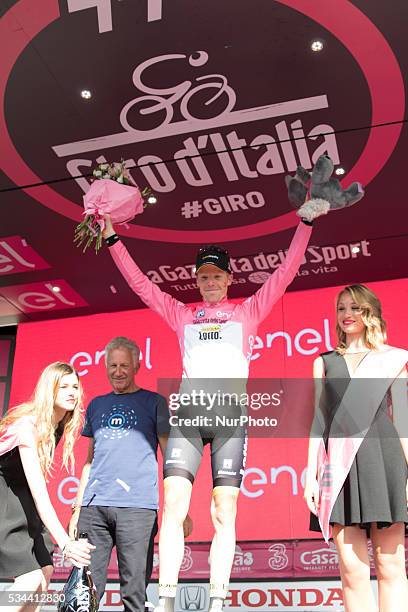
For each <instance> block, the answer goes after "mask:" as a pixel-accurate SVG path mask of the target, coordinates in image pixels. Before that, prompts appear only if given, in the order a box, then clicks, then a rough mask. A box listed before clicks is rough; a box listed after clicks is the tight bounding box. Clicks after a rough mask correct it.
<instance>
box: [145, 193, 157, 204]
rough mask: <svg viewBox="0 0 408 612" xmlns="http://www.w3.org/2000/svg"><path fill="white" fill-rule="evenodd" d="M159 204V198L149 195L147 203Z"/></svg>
mask: <svg viewBox="0 0 408 612" xmlns="http://www.w3.org/2000/svg"><path fill="white" fill-rule="evenodd" d="M156 202H157V198H156V196H155V195H153V194H152V195H149V197H148V198H147V203H148V204H156Z"/></svg>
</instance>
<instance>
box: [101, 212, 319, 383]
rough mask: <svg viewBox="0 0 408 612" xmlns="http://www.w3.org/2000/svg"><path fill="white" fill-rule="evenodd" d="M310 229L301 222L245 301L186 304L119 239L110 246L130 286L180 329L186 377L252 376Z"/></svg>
mask: <svg viewBox="0 0 408 612" xmlns="http://www.w3.org/2000/svg"><path fill="white" fill-rule="evenodd" d="M311 232H312V228H311V226H308V225H305V224H304V223H300V224H299V226H298V228H297V230H296V232H295V235H294V237H293V239H292V242H291V244H290V247H289V250H288V253H287V255H286V258H285V261H284V262H283V263H282V264H281V265H280V266H279V268H277V270H275V272H274V273H273V274H271V276H270V277H269V278H268V280H267V281H266V282H265V283H264V284H263V285H262V287H261V288H260V289H258V291H257V292H256V293H255V294H254V295H252V296H251V297H249V298H248V299H246V300H245V301H244V302H242V303H241V304H235V303H233V302H230V301H229V300H228V299H227V298H224V299H223V300H222V301H221V302H218V303H217V304H210V303H207V302H202V303H201V304H199V305H198V306H189V305H186V304H183V302H179V301H178V300H176V299H175V298H173V297H172V296H171V295H169V294H168V293H164V292H163V291H161V289H159V287H158V286H157V285H155V284H154V283H153V282H152V281H151V280H150V279H149V278H148V277H147V276H145V275H144V274H143V272H142V271H141V270H140V268H139V267H138V266H137V265H136V263H135V262H134V261H133V259H132V258H131V256H130V255H129V253H128V251H127V250H126V248H125V246H124V245H123V244H122V243H121V242H120V241H119V242H116V243H115V244H114V245H113V246H111V247H110V249H109V250H110V252H111V254H112V257H113V259H114V261H115V263H116V265H117V267H118V268H119V270H120V272H121V273H122V275H123V277H124V278H125V279H126V281H127V283H128V285H129V287H130V288H131V289H132V290H133V291H134V292H135V293H136V294H137V295H138V296H139V297H140V299H141V300H143V302H144V303H145V304H146V305H147V306H149V308H151V309H152V310H154V311H155V312H157V313H158V314H159V315H160V316H161V317H163V319H164V320H165V321H166V322H167V323H168V324H169V325H170V327H171V328H172V329H173V330H174V331H175V332H176V334H177V337H178V339H179V344H180V350H181V356H182V362H183V377H185V378H188V379H194V378H225V379H226V378H241V379H247V378H248V373H249V362H250V359H251V355H252V350H253V345H254V342H255V337H256V333H257V328H258V325H259V323H261V321H262V320H263V319H264V318H265V317H266V316H267V315H268V313H269V312H270V311H271V309H272V307H273V305H274V304H275V302H277V300H278V299H279V298H280V297H281V296H282V295H283V294H284V293H285V290H286V287H287V286H288V285H289V284H290V283H291V282H292V280H293V279H294V277H295V275H296V273H297V271H298V269H299V266H300V264H301V263H302V260H303V257H304V254H305V250H306V247H307V244H308V242H309V239H310V235H311Z"/></svg>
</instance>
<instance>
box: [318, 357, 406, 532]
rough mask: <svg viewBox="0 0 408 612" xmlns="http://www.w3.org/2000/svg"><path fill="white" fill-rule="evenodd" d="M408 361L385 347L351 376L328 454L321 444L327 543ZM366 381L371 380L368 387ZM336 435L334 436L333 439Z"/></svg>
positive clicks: (322, 522) (321, 514)
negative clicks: (337, 507)
mask: <svg viewBox="0 0 408 612" xmlns="http://www.w3.org/2000/svg"><path fill="white" fill-rule="evenodd" d="M407 362H408V351H405V350H403V349H398V348H393V347H390V348H386V349H384V350H382V351H378V352H375V351H373V352H371V353H369V354H368V355H367V356H366V357H364V359H363V360H362V361H361V362H360V364H359V366H358V367H357V369H356V371H355V372H354V374H353V375H351V376H350V378H351V380H350V383H349V385H348V387H347V389H346V391H345V393H344V396H343V398H342V400H341V404H340V406H339V408H338V410H337V411H336V415H335V417H334V419H333V422H332V424H331V426H330V437H329V440H328V448H327V452H326V449H325V444H324V441H323V440H321V441H320V446H319V452H318V464H317V465H318V467H317V476H318V482H319V490H320V500H319V502H320V503H319V511H318V518H319V524H320V528H321V530H322V534H323V537H324V539H325V540H326V542H327V541H328V539H329V537H330V516H331V513H332V510H333V506H334V504H335V502H336V499H337V497H338V495H339V493H340V490H341V488H342V486H343V484H344V481H345V480H346V478H347V475H348V473H349V471H350V468H351V465H352V463H353V461H354V458H355V456H356V454H357V451H358V449H359V448H360V445H361V443H362V441H363V440H364V437H365V435H366V434H367V432H368V430H369V429H370V426H371V423H372V422H373V419H374V417H375V415H376V412H377V410H378V407H379V405H380V404H381V402H382V400H383V398H384V396H385V394H386V392H387V390H388V389H389V388H390V386H391V385H392V383H393V381H394V380H395V378H396V377H397V376H398V375H399V373H400V372H401V370H402V369H403V367H404V366H405V364H406V363H407ZM367 379H370V382H369V384H368V381H367ZM332 435H333V437H332Z"/></svg>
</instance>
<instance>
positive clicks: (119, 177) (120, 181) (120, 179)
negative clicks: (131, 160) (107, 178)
mask: <svg viewBox="0 0 408 612" xmlns="http://www.w3.org/2000/svg"><path fill="white" fill-rule="evenodd" d="M116 182H117V183H123V176H122V174H120V175H119V176H118V178H117V179H116Z"/></svg>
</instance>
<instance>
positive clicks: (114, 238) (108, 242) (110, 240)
mask: <svg viewBox="0 0 408 612" xmlns="http://www.w3.org/2000/svg"><path fill="white" fill-rule="evenodd" d="M118 240H120V238H119V236H118V235H117V234H113V235H112V236H109V238H105V244H106V246H108V247H111V246H113V245H114V244H115V242H117V241H118Z"/></svg>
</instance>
